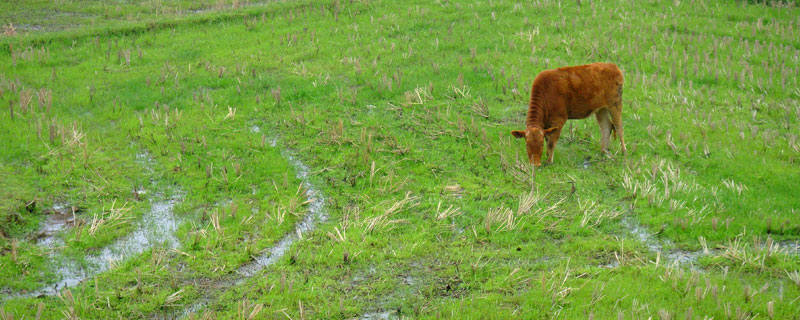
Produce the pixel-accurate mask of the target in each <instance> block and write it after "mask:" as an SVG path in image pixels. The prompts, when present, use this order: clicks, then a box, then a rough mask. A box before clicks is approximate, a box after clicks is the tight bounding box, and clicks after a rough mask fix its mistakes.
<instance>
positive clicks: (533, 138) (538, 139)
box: [511, 127, 557, 167]
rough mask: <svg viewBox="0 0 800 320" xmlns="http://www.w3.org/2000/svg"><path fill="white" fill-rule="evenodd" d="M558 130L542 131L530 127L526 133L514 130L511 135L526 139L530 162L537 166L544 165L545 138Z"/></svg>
mask: <svg viewBox="0 0 800 320" xmlns="http://www.w3.org/2000/svg"><path fill="white" fill-rule="evenodd" d="M556 129H557V128H550V129H542V128H539V127H528V128H526V129H525V131H520V130H514V131H511V135H513V136H515V137H517V138H525V144H526V146H527V149H528V161H530V163H531V164H533V165H535V166H537V167H538V166H540V165H542V149H543V148H544V137H545V136H546V135H548V134H550V133H552V132H553V131H555V130H556Z"/></svg>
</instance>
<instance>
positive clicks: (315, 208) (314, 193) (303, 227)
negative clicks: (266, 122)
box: [179, 126, 328, 318]
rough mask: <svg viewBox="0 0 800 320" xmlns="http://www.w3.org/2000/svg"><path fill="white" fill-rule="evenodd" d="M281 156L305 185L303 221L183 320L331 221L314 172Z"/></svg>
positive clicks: (287, 152)
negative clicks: (312, 177) (305, 199)
mask: <svg viewBox="0 0 800 320" xmlns="http://www.w3.org/2000/svg"><path fill="white" fill-rule="evenodd" d="M250 131H252V132H254V133H258V132H260V131H261V129H260V128H259V127H258V126H253V127H251V128H250ZM269 143H270V146H272V147H277V144H278V143H277V140H276V139H275V138H272V139H271V140H270V142H269ZM281 155H282V156H283V157H284V158H286V160H287V161H288V162H289V163H290V164H291V165H292V166H293V167H294V168H295V170H296V172H297V178H298V179H300V180H301V181H302V182H303V186H304V187H305V189H306V198H307V199H308V212H307V213H306V214H305V216H304V217H303V219H302V220H301V221H300V222H298V223H297V224H296V225H295V227H294V230H293V232H290V233H288V234H286V235H284V236H283V238H281V240H280V241H278V243H276V244H275V245H274V246H272V247H270V248H269V249H267V250H265V251H264V252H263V253H261V254H260V255H259V256H257V257H255V258H254V259H253V261H250V262H248V263H246V264H244V265H242V266H240V267H239V268H238V269H236V272H235V273H234V274H233V275H232V276H229V277H224V278H222V279H219V280H217V281H214V282H213V283H212V284H210V285H209V286H208V287H210V288H212V289H211V290H209V291H207V292H205V293H204V294H203V296H202V297H201V298H199V299H198V300H197V301H195V302H194V303H193V304H191V305H189V306H188V307H187V308H185V309H183V311H182V312H181V313H180V316H179V317H180V318H187V317H189V316H190V315H192V314H195V313H197V312H198V311H200V310H201V309H202V308H203V307H205V306H207V305H208V304H209V303H211V302H213V300H214V298H215V297H216V296H217V293H219V292H223V291H225V290H228V289H229V288H231V287H233V286H236V285H240V284H242V283H244V282H245V281H246V280H247V279H249V278H250V277H252V276H254V275H256V274H257V273H258V272H260V271H261V270H264V269H265V268H267V267H269V266H271V265H273V264H275V263H276V262H278V260H280V259H281V258H282V257H283V256H284V255H285V254H286V252H287V251H288V250H289V249H290V248H291V247H292V245H293V244H294V243H295V242H297V241H298V240H302V239H303V235H305V234H308V233H309V232H312V231H314V230H315V229H316V226H317V223H320V222H325V221H327V220H328V213H327V211H326V210H325V196H324V195H323V193H322V191H321V190H320V189H319V188H318V187H317V186H316V185H314V183H312V182H311V179H310V177H309V175H310V173H311V169H310V168H309V167H308V166H307V165H305V164H304V163H303V162H301V161H300V160H298V159H297V157H295V155H294V154H293V153H292V151H291V150H288V149H282V150H281Z"/></svg>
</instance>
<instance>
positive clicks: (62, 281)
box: [2, 154, 182, 300]
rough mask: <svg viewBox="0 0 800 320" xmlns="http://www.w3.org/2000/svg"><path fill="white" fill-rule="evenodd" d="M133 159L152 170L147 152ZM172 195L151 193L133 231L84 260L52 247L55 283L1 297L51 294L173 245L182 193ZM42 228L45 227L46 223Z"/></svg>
mask: <svg viewBox="0 0 800 320" xmlns="http://www.w3.org/2000/svg"><path fill="white" fill-rule="evenodd" d="M137 159H138V160H140V162H142V161H141V160H145V161H144V164H145V170H146V171H147V172H150V173H152V172H153V168H152V167H150V166H151V165H152V162H153V160H152V158H150V157H149V155H147V154H140V155H138V156H137ZM174 194H175V195H174V196H172V197H169V198H167V197H165V196H164V195H160V194H157V195H156V196H155V199H156V200H152V201H151V205H150V210H149V211H147V212H145V213H144V214H143V215H142V218H141V220H140V221H139V223H138V224H137V228H136V230H134V231H133V232H132V233H130V234H128V235H126V236H125V237H122V238H121V239H119V240H117V241H115V242H113V243H112V244H110V245H108V246H106V247H104V248H102V249H101V250H100V251H99V252H96V253H90V254H88V255H87V256H86V258H85V263H78V262H76V261H74V260H73V259H70V258H69V257H66V256H64V255H63V253H61V252H58V250H53V252H52V253H51V255H50V257H51V260H52V261H55V263H58V267H57V269H56V270H54V273H55V277H56V278H57V279H58V280H57V281H55V283H53V284H51V285H48V286H46V287H43V288H41V289H39V290H35V291H31V292H24V293H22V292H20V293H12V294H9V295H6V296H5V297H4V298H3V299H2V300H7V299H11V298H19V297H38V296H47V295H55V294H57V293H58V292H59V291H61V290H62V289H64V288H69V287H74V286H76V285H78V284H80V283H81V282H83V281H84V280H86V279H88V278H91V277H94V276H95V275H98V274H100V273H103V272H105V271H108V270H109V269H111V267H112V266H113V265H116V264H119V263H121V262H122V261H124V260H126V259H128V258H130V257H133V256H136V255H139V254H141V253H142V252H144V251H146V250H148V249H150V248H153V247H155V246H157V245H162V246H163V247H165V248H167V249H172V248H177V247H178V245H179V241H178V239H177V238H176V237H175V231H176V230H177V226H178V222H177V221H176V219H175V217H174V216H173V209H174V208H175V204H176V203H177V202H178V201H180V199H181V198H182V195H181V193H180V192H175V193H174ZM44 228H49V226H48V224H47V223H46V224H45V227H44ZM39 244H40V245H43V246H46V247H50V248H54V247H55V246H56V245H60V244H63V241H62V240H61V239H58V238H55V237H49V238H46V240H44V241H40V242H39Z"/></svg>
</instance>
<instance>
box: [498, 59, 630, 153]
mask: <svg viewBox="0 0 800 320" xmlns="http://www.w3.org/2000/svg"><path fill="white" fill-rule="evenodd" d="M592 113H594V114H595V116H596V117H597V123H598V124H600V132H601V133H602V135H603V138H602V140H601V142H600V145H601V147H602V149H603V152H604V153H608V140H609V137H610V136H611V133H612V132H615V133H616V135H617V137H618V138H619V142H620V144H622V153H623V154H625V153H626V152H627V150H626V149H625V140H624V139H623V137H622V71H620V70H619V68H618V67H617V66H616V65H615V64H611V63H592V64H587V65H583V66H575V67H564V68H558V69H552V70H545V71H542V72H541V73H539V75H537V76H536V79H534V80H533V87H532V88H531V101H530V103H529V105H528V118H527V119H526V123H525V125H526V128H525V130H524V131H520V130H514V131H511V134H512V135H513V136H515V137H517V138H523V137H524V138H525V142H526V144H527V149H528V160H529V161H530V163H532V164H534V165H536V166H539V165H541V158H542V148H543V144H544V140H545V139H546V140H547V162H548V163H551V162H553V150H554V149H555V148H556V143H557V142H558V136H559V135H561V128H562V127H564V123H566V122H567V119H583V118H586V117H588V116H589V115H591V114H592Z"/></svg>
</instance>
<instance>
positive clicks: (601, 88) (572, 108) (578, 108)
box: [534, 63, 623, 119]
mask: <svg viewBox="0 0 800 320" xmlns="http://www.w3.org/2000/svg"><path fill="white" fill-rule="evenodd" d="M622 82H623V77H622V71H621V70H620V69H619V67H617V66H616V65H615V64H612V63H592V64H587V65H582V66H574V67H562V68H558V69H551V70H545V71H542V72H541V73H540V74H539V75H538V76H537V77H536V80H534V91H537V90H538V91H545V92H540V94H541V95H542V96H546V97H547V98H546V99H545V100H547V101H548V103H547V104H546V105H547V109H548V110H547V111H548V114H550V115H551V116H555V117H566V118H569V119H582V118H585V117H587V116H589V115H591V114H592V113H594V112H595V111H596V110H598V109H602V108H604V107H609V106H611V105H614V104H618V103H620V102H621V94H622ZM537 87H538V88H537Z"/></svg>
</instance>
